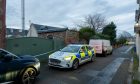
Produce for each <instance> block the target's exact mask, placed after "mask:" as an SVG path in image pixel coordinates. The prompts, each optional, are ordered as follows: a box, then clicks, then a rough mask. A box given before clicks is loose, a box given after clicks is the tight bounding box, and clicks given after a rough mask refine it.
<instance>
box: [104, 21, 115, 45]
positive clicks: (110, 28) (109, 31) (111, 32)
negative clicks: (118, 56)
mask: <svg viewBox="0 0 140 84" xmlns="http://www.w3.org/2000/svg"><path fill="white" fill-rule="evenodd" d="M102 34H103V35H108V36H109V40H110V41H111V43H114V42H115V38H116V25H115V24H114V22H111V23H110V24H108V25H106V26H105V27H104V28H103V31H102Z"/></svg>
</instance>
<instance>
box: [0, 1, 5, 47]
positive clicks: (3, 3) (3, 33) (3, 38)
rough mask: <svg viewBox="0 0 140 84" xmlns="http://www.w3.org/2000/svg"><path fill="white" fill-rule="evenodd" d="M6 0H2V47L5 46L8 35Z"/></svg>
mask: <svg viewBox="0 0 140 84" xmlns="http://www.w3.org/2000/svg"><path fill="white" fill-rule="evenodd" d="M5 16H6V0H0V48H4V47H5V35H6V18H5Z"/></svg>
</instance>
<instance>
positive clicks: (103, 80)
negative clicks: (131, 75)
mask: <svg viewBox="0 0 140 84" xmlns="http://www.w3.org/2000/svg"><path fill="white" fill-rule="evenodd" d="M124 60H125V58H117V59H115V60H114V61H113V62H112V63H111V64H109V65H108V66H107V67H106V68H104V69H103V70H102V71H101V72H100V73H98V75H97V76H96V77H95V78H93V79H92V80H91V81H90V82H89V83H88V84H109V83H110V82H111V80H112V79H113V77H114V75H115V74H116V72H117V70H118V69H119V67H120V66H121V64H122V62H123V61H124Z"/></svg>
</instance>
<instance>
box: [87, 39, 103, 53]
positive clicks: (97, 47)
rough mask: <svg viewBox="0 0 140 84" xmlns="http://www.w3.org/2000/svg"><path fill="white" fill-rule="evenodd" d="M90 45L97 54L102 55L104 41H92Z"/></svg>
mask: <svg viewBox="0 0 140 84" xmlns="http://www.w3.org/2000/svg"><path fill="white" fill-rule="evenodd" d="M89 45H90V46H92V47H93V48H94V49H95V50H96V53H97V54H102V47H103V45H102V40H90V42H89Z"/></svg>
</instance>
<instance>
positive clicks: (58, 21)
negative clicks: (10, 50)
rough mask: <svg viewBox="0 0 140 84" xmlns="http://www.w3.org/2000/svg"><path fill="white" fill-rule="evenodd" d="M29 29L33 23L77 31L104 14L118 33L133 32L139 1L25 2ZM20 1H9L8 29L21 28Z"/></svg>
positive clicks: (44, 0)
mask: <svg viewBox="0 0 140 84" xmlns="http://www.w3.org/2000/svg"><path fill="white" fill-rule="evenodd" d="M25 1H26V5H25V6H26V8H25V9H26V11H25V12H26V27H27V29H28V28H29V20H31V22H33V23H38V24H44V25H51V26H68V27H74V26H75V25H74V24H75V23H76V22H80V21H82V20H83V18H84V17H85V16H86V15H88V14H96V13H101V14H103V15H105V16H106V17H107V19H108V22H110V21H114V22H115V23H116V24H117V26H118V29H124V30H125V29H126V28H129V29H130V30H131V31H132V30H133V28H131V27H133V25H134V18H135V14H134V11H135V9H136V8H137V7H136V6H137V5H136V1H135V0H88V1H87V0H25ZM20 5H21V2H20V0H7V26H8V27H13V26H14V27H18V28H21V7H20Z"/></svg>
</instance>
